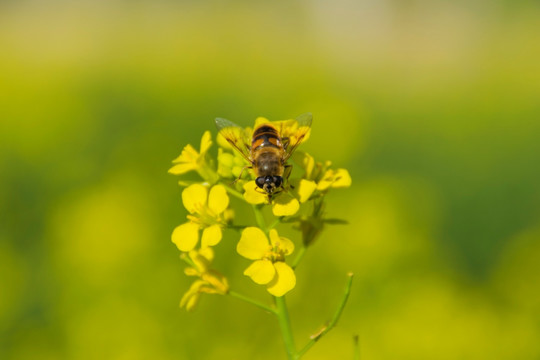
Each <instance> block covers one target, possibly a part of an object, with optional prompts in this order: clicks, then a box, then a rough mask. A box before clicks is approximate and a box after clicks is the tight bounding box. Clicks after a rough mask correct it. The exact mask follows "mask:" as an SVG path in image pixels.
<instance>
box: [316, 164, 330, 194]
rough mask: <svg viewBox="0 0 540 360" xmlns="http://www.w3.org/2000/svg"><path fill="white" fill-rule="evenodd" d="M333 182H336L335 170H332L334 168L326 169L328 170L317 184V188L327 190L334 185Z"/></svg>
mask: <svg viewBox="0 0 540 360" xmlns="http://www.w3.org/2000/svg"><path fill="white" fill-rule="evenodd" d="M333 182H334V170H332V169H329V170H326V172H325V173H324V175H323V177H322V179H321V180H320V181H319V183H318V184H317V190H319V191H325V190H327V189H328V188H329V187H330V186H332V183H333Z"/></svg>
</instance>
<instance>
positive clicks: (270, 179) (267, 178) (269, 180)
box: [264, 176, 274, 184]
mask: <svg viewBox="0 0 540 360" xmlns="http://www.w3.org/2000/svg"><path fill="white" fill-rule="evenodd" d="M273 181H274V178H273V177H272V176H267V177H265V178H264V182H265V183H267V184H271V183H272V182H273Z"/></svg>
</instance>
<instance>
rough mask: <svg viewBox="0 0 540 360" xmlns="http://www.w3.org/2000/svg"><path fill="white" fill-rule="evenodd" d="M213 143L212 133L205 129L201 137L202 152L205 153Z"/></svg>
mask: <svg viewBox="0 0 540 360" xmlns="http://www.w3.org/2000/svg"><path fill="white" fill-rule="evenodd" d="M211 145H212V135H211V134H210V131H205V132H204V134H203V136H202V138H201V152H200V154H201V155H202V154H204V153H206V152H207V151H208V149H210V146H211Z"/></svg>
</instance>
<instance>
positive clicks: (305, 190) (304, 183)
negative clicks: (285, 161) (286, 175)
mask: <svg viewBox="0 0 540 360" xmlns="http://www.w3.org/2000/svg"><path fill="white" fill-rule="evenodd" d="M291 184H292V185H293V186H294V193H295V194H296V196H297V197H298V200H299V201H300V202H301V203H305V202H306V201H308V200H309V197H310V196H311V194H313V192H314V191H315V189H317V184H316V183H315V181H311V180H306V179H295V180H291Z"/></svg>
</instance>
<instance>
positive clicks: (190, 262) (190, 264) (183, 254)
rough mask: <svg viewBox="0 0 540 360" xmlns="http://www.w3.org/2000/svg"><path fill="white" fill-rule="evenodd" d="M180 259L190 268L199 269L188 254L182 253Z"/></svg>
mask: <svg viewBox="0 0 540 360" xmlns="http://www.w3.org/2000/svg"><path fill="white" fill-rule="evenodd" d="M180 259H181V260H182V261H184V262H185V263H186V264H188V265H189V266H191V267H194V268H195V269H196V268H197V265H195V263H194V262H193V260H191V258H190V257H189V256H188V254H187V253H182V255H180Z"/></svg>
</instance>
